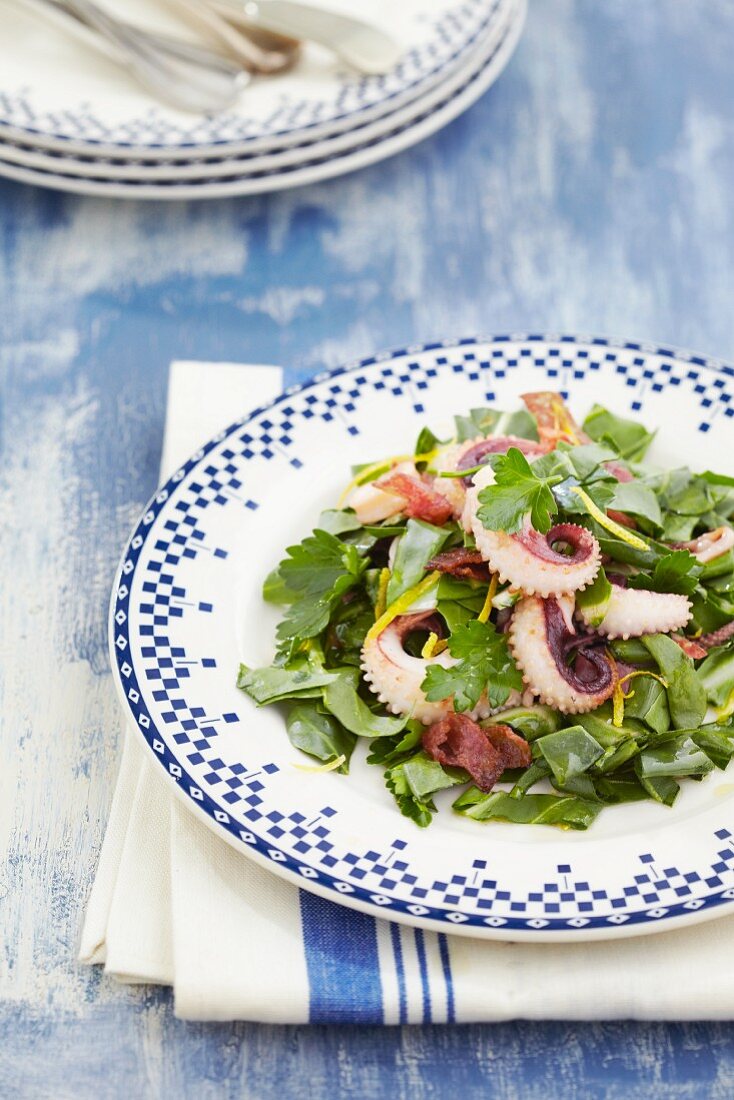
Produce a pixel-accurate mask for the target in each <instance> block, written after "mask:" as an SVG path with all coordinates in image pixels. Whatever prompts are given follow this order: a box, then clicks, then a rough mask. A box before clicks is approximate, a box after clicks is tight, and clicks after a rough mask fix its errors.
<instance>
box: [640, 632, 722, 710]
mask: <svg viewBox="0 0 734 1100" xmlns="http://www.w3.org/2000/svg"><path fill="white" fill-rule="evenodd" d="M642 641H643V643H644V645H645V647H646V648H647V649H648V650H649V652H650V653H651V654H652V656H653V657H654V658H655V660H656V662H657V665H658V668H659V669H660V672H661V674H662V676H663V678H664V680H665V681H666V683H667V685H668V688H667V693H668V708H669V710H670V718H671V724H672V726H673V729H690V728H692V727H696V726H700V725H701V722H702V721H703V718H704V715H705V714H706V691H705V689H704V686H703V684H702V682H701V680H700V679H699V677H698V675H697V673H696V670H695V668H694V666H693V661H692V660H691V658H690V657H688V656H686V654H685V653H684V652H683V650H682V649H681V648H680V646H679V645H676V643H675V642H674V641H673V639H672V638H668V637H667V635H665V634H647V635H645V637H643V638H642Z"/></svg>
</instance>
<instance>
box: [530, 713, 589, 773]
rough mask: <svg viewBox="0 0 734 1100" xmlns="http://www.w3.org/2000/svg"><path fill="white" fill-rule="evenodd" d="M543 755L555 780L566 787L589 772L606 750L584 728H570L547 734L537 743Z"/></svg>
mask: <svg viewBox="0 0 734 1100" xmlns="http://www.w3.org/2000/svg"><path fill="white" fill-rule="evenodd" d="M535 745H536V747H537V748H538V749H539V750H540V752H541V753H542V754H543V756H544V758H545V760H546V762H547V763H548V765H549V767H550V769H551V771H552V772H553V777H554V778H555V780H556V781H557V782H558V783H560V784H561V786H564V785H565V784H566V783H567V781H568V780H570V779H573V778H574V776H577V775H581V774H582V773H583V772H586V771H588V769H589V768H590V767H591V765H592V764H593V763H594V762H595V761H596V760H598V759H599V757H600V756H602V755H603V754H604V749H603V748H602V746H601V745H600V744H599V742H598V741H596V740H595V738H593V737H592V736H591V734H590V733H588V732H587V731H586V730H585V729H584V727H583V726H580V725H579V726H570V727H569V728H568V729H565V730H558V731H557V733H549V734H546V736H545V737H541V738H539V739H538V740H537V741H536V742H535Z"/></svg>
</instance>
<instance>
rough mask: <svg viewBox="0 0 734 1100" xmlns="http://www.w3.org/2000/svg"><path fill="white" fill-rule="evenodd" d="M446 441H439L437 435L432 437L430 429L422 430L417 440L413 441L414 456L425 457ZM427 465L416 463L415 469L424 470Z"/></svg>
mask: <svg viewBox="0 0 734 1100" xmlns="http://www.w3.org/2000/svg"><path fill="white" fill-rule="evenodd" d="M446 442H447V440H445V439H439V438H438V436H437V435H434V434H433V432H432V431H431V429H430V428H422V429H421V431H420V433H419V435H418V438H417V439H416V441H415V452H414V453H415V454H417V455H427V454H430V453H431V451H434V450H435V449H436V447H442V446H443V445H444V444H445V443H446ZM426 465H427V463H425V462H417V463H416V469H418V470H425V468H426Z"/></svg>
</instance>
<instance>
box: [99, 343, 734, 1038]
mask: <svg viewBox="0 0 734 1100" xmlns="http://www.w3.org/2000/svg"><path fill="white" fill-rule="evenodd" d="M280 386H281V372H280V370H279V369H278V368H275V367H254V366H239V365H235V364H224V363H219V364H211V363H210V364H206V363H174V364H173V366H172V367H171V375H170V384H169V396H168V415H167V419H166V434H165V442H164V447H163V458H162V462H161V472H162V475H163V477H164V478H165V477H166V476H167V475H168V474H169V473H170V472H171V471H172V470H173V469H175V467H176V466H177V465H179V464H180V463H181V461H182V460H183V459H185V458H186V457H187V455H188V454H189V453H190V452H191V451H193V450H194V449H195V448H196V446H197V445H198V444H200V443H202V442H203V441H204V440H206V439H208V438H210V437H211V436H212V435H214V434H215V433H216V431H217V430H219V429H220V428H221V427H222V426H223V425H224V424H226V423H229V422H231V421H232V420H233V419H234V418H235V416H236V415H238V414H239V413H241V412H243V411H244V410H246V409H247V408H252V407H254V406H255V405H260V404H262V403H264V402H265V401H267V400H269V399H270V398H271V397H273V396H275V394H276V393H277V392H278V390H279V389H280ZM733 933H734V918H724V919H721V920H715V921H711V922H709V923H707V924H699V925H696V926H694V927H691V928H689V929H682V930H681V931H678V932H667V933H663V934H660V935H654V936H644V937H640V938H636V939H624V940H619V941H616V942H615V941H604V942H600V943H588V944H570V945H568V946H566V945H555V944H537V945H534V944H528V943H520V944H518V943H514V944H512V943H498V942H480V941H477V940H471V939H466V938H464V937H459V936H444V935H437V934H434V933H429V932H422V931H420V930H417V929H412V928H407V927H403V926H399V925H397V924H392V923H390V922H387V921H382V920H376V919H374V918H372V917H366V916H364V915H362V914H359V913H355V912H353V911H351V910H347V909H343V908H341V907H339V906H336V905H334V904H332V903H330V902H325V901H323V900H321V899H318V898H314V897H313V896H311V895H307V894H304V893H302V892H301V891H300V890H299V889H298V887H296V886H291V885H290V884H288V883H285V882H283V881H282V880H281V879H279V878H276V877H275V876H274V875H271V874H270V873H269V872H267V871H264V870H262V869H261V868H259V867H256V866H255V864H253V863H251V862H250V861H249V860H248V859H246V857H245V856H243V855H241V854H240V853H239V852H237V851H235V850H234V849H233V848H232V847H230V846H229V845H228V844H227V843H226V842H225V841H224V840H221V839H220V838H219V837H218V836H216V835H215V834H214V833H213V832H212V831H211V830H210V829H208V828H207V827H206V826H205V825H203V824H201V823H200V822H199V821H198V820H197V819H196V818H195V817H194V816H193V815H192V814H190V813H189V811H188V810H187V808H186V807H185V806H184V805H183V804H182V803H181V802H179V800H178V799H175V798H173V797H172V796H171V795H170V794H169V791H168V787H167V786H166V785H165V782H164V780H163V779H162V778H161V777H159V775H158V768H157V766H156V765H155V764H153V763H152V762H149V760H148V750H147V748H146V747H145V746H144V745H143V743H142V741H141V740H140V739H139V738H138V735H137V733H136V732H135V731H134V730H130V731H129V732H128V733H127V734H126V737H125V744H124V750H123V756H122V763H121V766H120V774H119V776H118V780H117V787H116V790H115V795H114V798H113V802H112V808H111V812H110V821H109V824H108V827H107V833H106V836H105V840H104V845H103V847H102V852H101V855H100V860H99V866H98V869H97V876H96V880H95V883H94V887H93V889H92V893H91V896H90V899H89V904H88V907H87V913H86V920H85V924H84V930H83V933H82V942H81V949H80V958H81V960H82V961H83V962H87V963H104V965H105V969H106V971H107V973H109V974H111V975H112V976H113V977H115V978H117V979H118V980H119V981H123V982H131V983H132V982H154V983H161V984H165V985H172V986H173V988H174V993H175V1009H176V1014H177V1015H178V1016H180V1017H183V1018H185V1019H197V1020H235V1019H243V1020H257V1021H262V1022H275V1023H305V1022H316V1023H321V1022H334V1023H338V1022H345V1023H346V1022H350V1023H354V1022H362V1023H386V1024H392V1023H422V1022H426V1023H431V1022H432V1023H442V1022H454V1021H456V1022H460V1023H465V1022H470V1021H479V1020H484V1021H490V1020H505V1019H512V1018H527V1019H579V1020H582V1019H586V1020H592V1019H618V1018H635V1019H670V1020H683V1019H731V1018H733V1017H734V982H732V978H733V977H734V964H733V963H731V962H728V961H727V960H728V958H729V948H730V942H731V941H730V939H729V937H730V934H733Z"/></svg>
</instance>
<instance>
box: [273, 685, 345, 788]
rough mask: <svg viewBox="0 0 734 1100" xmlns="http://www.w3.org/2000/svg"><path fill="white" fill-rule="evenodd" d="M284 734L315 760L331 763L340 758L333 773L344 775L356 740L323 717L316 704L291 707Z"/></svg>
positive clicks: (321, 709) (337, 724)
mask: <svg viewBox="0 0 734 1100" xmlns="http://www.w3.org/2000/svg"><path fill="white" fill-rule="evenodd" d="M286 732H287V733H288V737H289V739H290V742H291V744H292V745H294V746H295V747H296V748H297V749H300V750H301V751H302V752H305V753H308V755H309V756H314V757H315V758H316V759H317V760H323V761H324V762H325V763H331V761H332V760H336V759H338V757H340V756H344V757H345V760H344V763H343V764H342V765H341V766H340V767H339V768H338V769H337V770H338V771H340V772H343V773H344V774H345V775H346V774H347V772H348V771H349V761H350V759H351V756H352V752H353V751H354V746H355V744H356V742H357V738H356V736H355V735H354V734H353V733H350V732H349V731H348V730H346V729H344V727H343V726H342V725H341V723H340V722H337V720H336V719H335V718H332V716H331V715H329V714H325V713H324V710H323V708H322V707H320V705H319V704H318V703H298V704H296V706H294V707H292V708H291V709H290V711H289V712H288V717H287V719H286Z"/></svg>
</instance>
